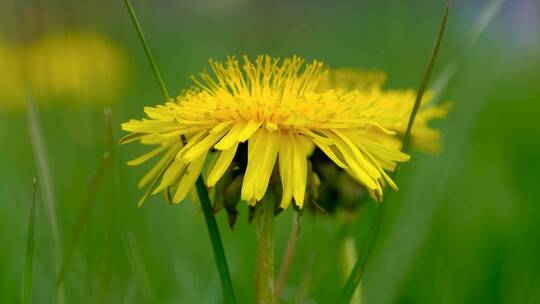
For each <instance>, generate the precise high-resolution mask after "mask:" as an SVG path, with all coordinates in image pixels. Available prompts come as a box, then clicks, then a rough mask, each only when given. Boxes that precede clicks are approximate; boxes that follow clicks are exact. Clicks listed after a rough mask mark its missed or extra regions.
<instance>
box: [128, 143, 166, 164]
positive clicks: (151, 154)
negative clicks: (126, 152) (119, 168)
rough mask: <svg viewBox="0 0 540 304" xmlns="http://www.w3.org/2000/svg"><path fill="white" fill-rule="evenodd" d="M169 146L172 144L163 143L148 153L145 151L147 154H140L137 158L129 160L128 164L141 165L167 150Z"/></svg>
mask: <svg viewBox="0 0 540 304" xmlns="http://www.w3.org/2000/svg"><path fill="white" fill-rule="evenodd" d="M169 147H170V145H163V146H161V147H157V148H156V149H154V150H152V151H150V152H148V153H145V154H143V155H141V156H139V157H137V158H135V159H133V160H130V161H128V162H127V164H128V165H129V166H137V165H140V164H142V163H144V162H145V161H147V160H149V159H150V158H152V157H154V156H156V155H158V154H159V153H161V152H162V151H163V150H165V149H167V148H169Z"/></svg>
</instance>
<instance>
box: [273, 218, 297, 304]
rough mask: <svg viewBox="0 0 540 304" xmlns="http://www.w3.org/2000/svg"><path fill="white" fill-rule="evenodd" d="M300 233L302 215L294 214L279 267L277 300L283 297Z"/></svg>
mask: <svg viewBox="0 0 540 304" xmlns="http://www.w3.org/2000/svg"><path fill="white" fill-rule="evenodd" d="M299 235H300V215H298V214H295V215H294V216H293V222H292V227H291V233H290V234H289V240H288V241H287V248H286V249H285V254H283V259H282V261H281V266H280V267H279V273H278V276H277V279H276V300H277V301H279V299H280V298H281V292H282V291H283V288H284V287H285V283H286V282H287V275H288V274H289V269H290V267H291V263H292V260H293V257H294V253H295V252H296V243H298V237H299Z"/></svg>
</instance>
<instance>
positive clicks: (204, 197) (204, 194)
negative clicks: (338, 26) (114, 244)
mask: <svg viewBox="0 0 540 304" xmlns="http://www.w3.org/2000/svg"><path fill="white" fill-rule="evenodd" d="M124 3H125V4H126V8H127V10H128V12H129V16H130V17H131V20H132V22H133V25H134V27H135V29H136V30H137V34H138V36H139V40H140V41H141V44H142V45H143V48H144V51H145V53H146V57H147V59H148V62H149V64H150V66H151V68H152V71H153V72H154V76H155V77H156V80H157V82H158V84H159V86H160V88H161V93H162V94H163V98H165V100H169V99H170V97H169V93H168V91H167V88H166V87H165V84H164V82H163V79H162V78H161V74H160V73H159V69H158V67H157V65H156V62H155V60H154V58H153V56H152V52H151V51H150V47H149V46H148V43H147V42H146V38H145V36H144V33H143V31H142V28H141V25H140V22H139V20H138V19H137V16H136V14H135V11H134V9H133V6H132V5H131V2H130V1H129V0H124ZM196 188H197V193H198V195H199V200H200V201H201V206H202V209H203V212H204V218H205V220H206V226H207V228H208V233H209V234H210V241H211V243H212V249H213V251H214V257H215V260H216V266H217V268H218V274H219V278H220V280H221V287H222V289H223V297H224V301H225V303H236V300H235V297H234V290H233V287H232V281H231V275H230V273H229V267H228V265H227V259H226V257H225V251H224V249H223V243H222V242H221V236H220V234H219V228H218V226H217V223H216V219H215V217H214V215H213V214H212V206H211V203H210V198H209V197H208V191H207V190H206V187H205V186H204V182H203V180H202V178H201V177H200V176H199V178H198V179H197V182H196Z"/></svg>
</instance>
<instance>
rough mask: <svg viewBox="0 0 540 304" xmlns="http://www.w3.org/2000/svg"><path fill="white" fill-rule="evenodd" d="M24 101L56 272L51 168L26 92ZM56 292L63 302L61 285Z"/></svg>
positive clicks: (58, 247) (57, 249)
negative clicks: (47, 219) (51, 241)
mask: <svg viewBox="0 0 540 304" xmlns="http://www.w3.org/2000/svg"><path fill="white" fill-rule="evenodd" d="M26 101H27V102H26V112H27V120H28V129H29V130H30V143H31V144H32V150H33V153H34V159H35V161H36V167H37V171H38V177H39V178H38V180H39V182H40V184H41V187H40V189H42V192H43V201H44V204H45V209H46V210H47V216H48V218H49V227H50V228H51V235H52V240H53V255H54V269H55V272H58V271H59V269H60V263H61V261H62V256H61V255H62V243H61V240H60V231H59V229H58V218H57V215H56V206H55V198H54V191H53V184H52V177H51V169H50V167H49V163H48V160H47V153H46V149H45V142H44V140H43V131H42V130H41V126H40V123H39V119H38V114H37V111H36V108H35V106H34V101H33V100H32V96H31V95H30V94H28V96H27V100H26ZM56 292H57V293H56V295H55V296H56V301H57V302H58V303H64V289H63V287H62V286H61V285H60V286H57V288H56Z"/></svg>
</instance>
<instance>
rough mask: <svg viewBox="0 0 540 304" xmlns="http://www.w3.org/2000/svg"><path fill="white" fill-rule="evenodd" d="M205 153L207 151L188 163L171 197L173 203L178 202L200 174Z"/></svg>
mask: <svg viewBox="0 0 540 304" xmlns="http://www.w3.org/2000/svg"><path fill="white" fill-rule="evenodd" d="M206 154H207V153H204V154H203V155H202V156H201V157H199V158H198V159H196V160H194V161H193V162H192V163H190V164H189V166H188V167H187V171H186V172H185V173H184V176H182V179H181V180H180V184H178V189H176V193H175V194H174V197H173V203H175V204H178V203H180V202H181V201H182V200H183V199H184V198H185V197H186V195H187V194H188V193H189V191H190V190H191V188H192V187H193V185H194V184H195V181H196V180H197V178H198V177H199V175H200V174H201V170H202V168H203V166H204V161H205V160H206Z"/></svg>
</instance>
